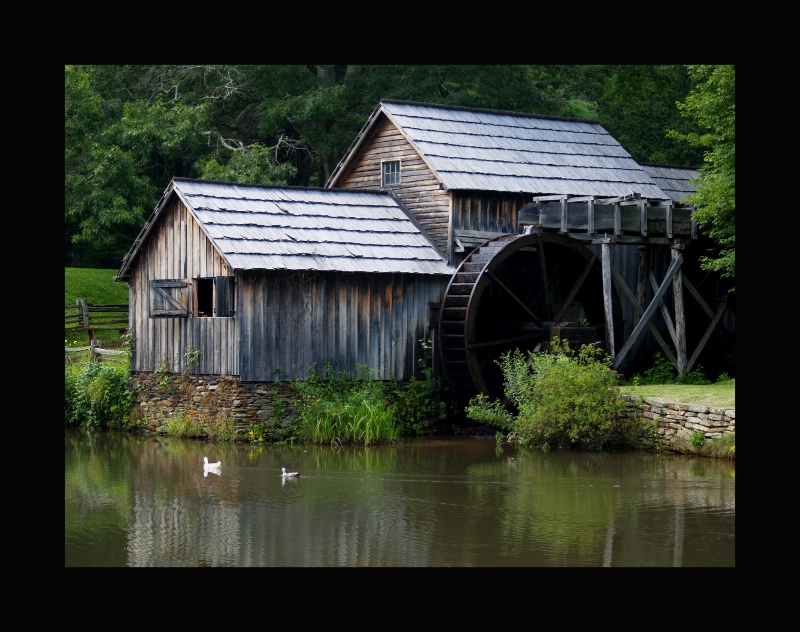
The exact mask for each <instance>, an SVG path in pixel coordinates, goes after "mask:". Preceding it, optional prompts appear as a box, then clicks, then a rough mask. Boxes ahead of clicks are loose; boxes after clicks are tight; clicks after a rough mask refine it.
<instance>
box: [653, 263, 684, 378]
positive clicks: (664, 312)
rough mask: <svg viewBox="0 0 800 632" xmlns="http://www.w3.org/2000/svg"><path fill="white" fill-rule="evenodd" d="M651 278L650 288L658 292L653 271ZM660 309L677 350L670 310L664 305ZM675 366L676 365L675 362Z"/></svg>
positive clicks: (676, 339)
mask: <svg viewBox="0 0 800 632" xmlns="http://www.w3.org/2000/svg"><path fill="white" fill-rule="evenodd" d="M649 278H650V287H652V288H653V292H656V291H657V290H658V281H656V277H655V275H654V274H653V272H652V270H651V271H650V274H649ZM660 307H661V315H662V316H663V317H664V323H665V324H666V325H667V331H668V332H669V337H670V338H672V344H673V345H675V347H676V348H677V346H678V337H677V334H676V333H675V325H673V324H672V316H670V313H669V310H668V309H667V306H666V305H664V304H663V303H662V304H661V306H660ZM673 364H675V362H674V361H673Z"/></svg>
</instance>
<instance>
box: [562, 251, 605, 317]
mask: <svg viewBox="0 0 800 632" xmlns="http://www.w3.org/2000/svg"><path fill="white" fill-rule="evenodd" d="M595 261H597V255H595V254H592V257H591V259H589V262H588V263H587V264H586V267H584V269H583V271H582V272H581V274H580V277H579V278H578V279H577V280H576V281H575V284H574V285H573V286H572V289H571V290H570V291H569V294H568V295H567V299H566V300H565V301H564V302H563V303H562V305H561V307H560V309H559V310H558V313H557V314H556V315H555V317H554V318H553V320H555V321H556V322H560V321H561V319H562V318H564V313H565V312H566V311H567V309H568V308H569V306H570V305H572V301H574V300H575V297H576V296H577V295H578V292H579V291H580V289H581V288H582V287H583V284H584V283H585V282H586V278H587V277H588V276H589V272H591V271H592V267H593V266H594V262H595Z"/></svg>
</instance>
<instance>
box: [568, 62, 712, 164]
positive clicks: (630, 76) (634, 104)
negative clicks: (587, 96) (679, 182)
mask: <svg viewBox="0 0 800 632" xmlns="http://www.w3.org/2000/svg"><path fill="white" fill-rule="evenodd" d="M582 80H583V82H584V83H585V84H586V85H587V87H590V86H591V87H593V90H594V91H595V93H596V94H597V102H598V104H597V109H598V118H599V120H600V122H601V123H602V125H603V127H605V128H606V129H607V130H608V132H609V133H610V134H611V135H612V136H613V137H614V138H616V139H617V140H618V141H619V142H620V144H621V145H622V146H623V147H625V149H626V150H627V151H628V153H630V154H631V156H633V158H634V160H636V161H637V162H644V163H652V164H659V165H675V166H687V167H699V166H700V164H701V162H702V153H701V152H700V151H698V150H697V149H696V148H694V147H693V146H687V145H686V144H685V143H681V142H678V141H676V140H674V139H671V138H670V137H669V136H668V131H669V130H671V129H678V130H680V131H682V132H686V133H691V132H696V131H697V128H696V127H695V126H694V125H692V122H691V121H689V120H685V119H682V118H681V116H680V113H679V112H678V111H677V110H676V108H675V103H676V102H677V101H679V100H681V99H683V98H685V97H686V94H687V93H688V91H689V89H690V87H691V86H690V81H689V77H688V74H687V70H686V67H685V66H682V65H611V66H591V67H588V68H585V69H584V71H583V75H582Z"/></svg>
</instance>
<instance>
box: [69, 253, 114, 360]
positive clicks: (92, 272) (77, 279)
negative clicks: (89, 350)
mask: <svg viewBox="0 0 800 632" xmlns="http://www.w3.org/2000/svg"><path fill="white" fill-rule="evenodd" d="M117 272H119V270H109V269H96V268H64V305H74V304H75V301H77V300H78V299H79V298H85V299H86V301H87V302H88V303H90V304H92V305H110V304H116V303H127V302H128V284H127V283H124V282H120V283H118V282H116V281H114V277H115V276H116V274H117ZM100 333H101V334H102V335H100V336H99V338H100V339H101V340H102V341H103V346H107V347H109V348H114V347H117V346H118V345H119V333H118V332H116V331H103V332H100ZM64 340H65V341H66V343H65V346H70V347H84V346H86V345H88V344H89V334H87V333H86V332H85V331H66V330H65V331H64Z"/></svg>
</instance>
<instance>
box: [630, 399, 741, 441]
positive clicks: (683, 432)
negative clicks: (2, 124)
mask: <svg viewBox="0 0 800 632" xmlns="http://www.w3.org/2000/svg"><path fill="white" fill-rule="evenodd" d="M623 397H624V398H625V400H626V402H627V412H626V414H627V416H628V417H631V418H636V419H644V420H646V421H650V422H651V423H652V424H653V426H654V427H655V440H656V442H657V444H658V445H657V447H659V448H662V449H666V450H676V449H682V448H684V447H685V446H686V445H687V444H688V443H689V438H690V437H691V436H692V435H693V434H694V433H695V432H702V433H703V436H704V437H705V438H706V439H718V438H719V437H721V436H722V435H726V434H735V433H736V409H735V408H715V407H713V406H702V405H699V404H685V403H683V402H668V401H666V400H664V399H661V398H660V397H645V398H641V397H638V396H637V395H623Z"/></svg>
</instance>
